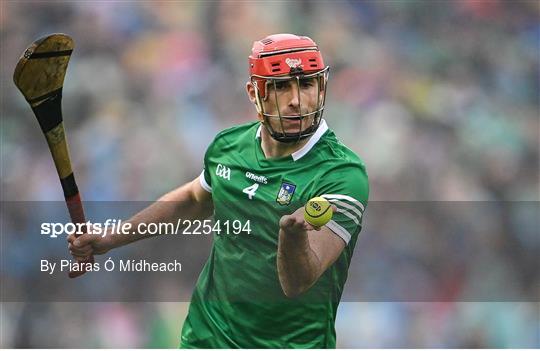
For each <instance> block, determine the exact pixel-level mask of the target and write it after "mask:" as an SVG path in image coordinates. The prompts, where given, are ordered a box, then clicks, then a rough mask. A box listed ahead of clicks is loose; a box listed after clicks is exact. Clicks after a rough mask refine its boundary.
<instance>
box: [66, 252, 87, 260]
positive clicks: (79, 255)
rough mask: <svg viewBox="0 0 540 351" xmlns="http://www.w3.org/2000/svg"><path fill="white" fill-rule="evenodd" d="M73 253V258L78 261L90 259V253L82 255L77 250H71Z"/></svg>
mask: <svg viewBox="0 0 540 351" xmlns="http://www.w3.org/2000/svg"><path fill="white" fill-rule="evenodd" d="M69 253H70V254H71V256H73V258H75V259H76V260H77V261H85V260H87V259H88V257H89V256H90V255H81V254H78V253H75V252H72V251H70V252H69Z"/></svg>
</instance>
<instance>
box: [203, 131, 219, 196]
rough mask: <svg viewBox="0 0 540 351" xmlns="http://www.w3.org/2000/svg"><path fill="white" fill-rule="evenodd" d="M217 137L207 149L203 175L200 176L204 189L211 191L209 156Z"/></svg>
mask: <svg viewBox="0 0 540 351" xmlns="http://www.w3.org/2000/svg"><path fill="white" fill-rule="evenodd" d="M216 139H217V137H216ZM216 139H214V140H213V141H212V143H211V144H210V145H209V146H208V148H207V149H206V152H205V154H204V164H203V170H202V172H201V175H200V176H199V183H200V184H201V187H202V188H203V189H204V190H206V191H208V192H209V193H211V192H212V178H211V177H210V167H209V162H208V158H209V156H210V154H211V153H212V149H213V148H214V146H215V144H216Z"/></svg>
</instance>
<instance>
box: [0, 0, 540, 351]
mask: <svg viewBox="0 0 540 351" xmlns="http://www.w3.org/2000/svg"><path fill="white" fill-rule="evenodd" d="M1 6H2V10H1V11H0V28H1V50H0V57H1V67H0V74H1V77H0V82H1V87H2V89H1V92H0V94H1V101H2V102H1V130H0V136H1V200H2V202H3V203H6V202H9V201H53V200H62V193H61V190H60V184H59V182H58V177H57V176H56V171H55V170H54V167H53V165H52V162H51V159H50V155H49V152H48V149H47V147H46V143H45V141H44V139H43V137H42V136H41V132H40V131H39V127H38V125H37V123H36V121H35V120H34V118H33V116H32V113H31V111H30V108H29V107H28V105H27V103H26V102H25V101H24V99H23V98H22V96H21V95H20V93H19V92H18V91H17V90H16V88H15V86H14V85H13V83H12V74H13V69H14V67H15V64H16V62H17V60H18V58H19V55H20V54H21V53H22V52H23V51H24V49H25V48H26V46H27V45H28V44H29V43H31V42H32V41H33V40H35V39H36V38H38V37H40V36H43V35H46V34H49V33H54V32H63V33H67V34H69V35H70V36H72V37H73V38H74V40H75V50H74V53H73V56H72V58H71V62H70V64H69V68H68V72H67V76H66V81H65V84H64V93H63V95H64V97H63V111H64V120H65V125H66V129H67V135H68V139H69V144H70V152H71V155H72V159H73V163H74V170H75V176H76V178H77V182H78V184H79V188H80V189H81V191H82V195H83V197H84V199H85V200H91V201H149V200H153V199H156V198H158V197H159V196H160V195H161V194H163V193H165V192H167V191H169V190H171V189H173V188H175V187H176V186H178V185H180V184H183V183H185V182H187V181H189V180H191V179H194V178H195V177H196V176H197V175H198V174H199V173H200V171H201V169H202V160H203V155H204V151H205V149H206V147H207V146H208V144H209V143H210V141H211V140H212V139H213V137H214V136H215V134H216V133H217V132H219V131H220V130H222V129H224V128H226V127H230V126H233V125H235V124H239V123H244V122H248V121H252V120H253V119H254V118H255V111H254V108H253V106H252V104H250V103H249V100H248V99H247V96H246V93H245V83H246V81H247V79H248V77H247V56H248V55H249V53H250V48H251V45H252V42H253V41H254V40H257V39H261V38H263V37H264V36H266V35H268V34H271V33H280V32H290V33H297V34H303V35H308V36H310V37H311V38H313V39H314V40H315V41H316V42H317V43H318V44H319V46H320V48H321V50H322V52H323V55H324V58H325V61H326V63H327V64H328V65H330V67H331V68H330V70H331V71H330V81H329V91H328V96H327V104H326V106H327V107H326V109H325V119H326V120H327V121H328V124H329V125H330V127H331V128H332V129H334V130H335V131H336V134H337V135H338V137H339V138H340V139H341V140H342V141H343V142H344V143H345V144H346V145H347V146H348V147H350V148H351V149H352V150H354V151H355V152H356V153H357V154H359V155H360V157H361V158H362V159H363V160H364V161H365V163H366V166H367V170H368V174H369V178H370V185H371V194H370V201H371V202H370V205H369V206H368V209H367V212H366V216H365V218H364V230H363V231H362V233H361V238H360V239H359V240H358V243H357V247H356V249H355V257H354V259H353V263H352V266H351V269H350V275H349V281H348V283H347V289H346V292H345V296H344V300H345V301H346V302H344V303H342V305H341V306H340V312H339V314H338V320H337V324H336V328H337V334H338V347H348V348H354V347H492V348H497V347H518V348H519V347H540V304H539V302H538V296H540V275H539V272H540V261H539V259H538V257H540V256H539V255H538V254H539V253H540V230H539V227H540V226H539V219H538V209H539V207H538V201H539V193H540V192H539V190H540V189H539V169H540V165H539V127H540V126H539V120H540V118H539V116H540V114H539V108H540V102H539V99H540V71H539V56H540V3H539V2H538V1H535V0H531V1H503V0H456V1H412V0H411V1H400V0H395V1H390V0H389V1H352V0H349V1H347V0H343V1H335V2H334V1H305V0H304V1H301V0H298V1H290V2H287V1H283V2H281V1H279V2H277V1H270V2H255V1H254V2H248V1H215V2H214V1H212V2H210V1H209V2H180V1H137V2H123V1H80V2H76V1H73V2H52V1H51V2H49V1H3V2H2V3H1ZM3 207H4V209H5V207H6V206H3ZM31 217H32V214H31V213H28V214H24V215H23V214H21V215H20V216H18V217H17V220H21V218H22V219H24V220H25V221H31ZM15 221H16V220H15V219H14V217H13V216H6V211H2V231H3V232H2V236H4V235H11V233H7V234H6V231H8V230H12V231H13V233H16V234H17V235H20V236H21V237H22V238H24V237H25V236H27V237H29V236H33V235H37V234H36V233H34V232H32V226H31V225H28V223H29V222H26V225H22V224H21V223H20V222H18V223H15ZM34 228H37V227H35V226H34ZM27 242H28V243H30V242H32V239H28V240H27ZM154 245H159V242H158V241H156V243H154ZM61 246H62V247H61V248H58V250H64V249H65V246H64V245H61ZM12 249H13V250H14V252H16V253H17V254H15V253H13V252H11V253H9V254H7V253H8V251H10V250H12ZM139 249H140V248H139ZM168 249H172V248H168ZM1 250H2V268H1V269H2V272H1V276H2V281H4V282H6V281H9V283H10V284H14V285H15V286H17V285H20V286H31V283H32V282H31V281H29V279H32V278H31V277H33V274H31V273H30V271H31V270H35V267H27V268H26V269H27V271H24V269H25V268H20V270H21V269H22V272H19V273H18V274H17V276H15V277H14V276H13V272H12V271H11V268H13V267H24V265H22V266H21V265H20V264H22V260H23V258H24V255H33V254H36V253H37V252H39V251H38V250H39V249H38V248H33V249H31V248H29V247H19V248H7V247H5V246H2V247H1ZM62 252H63V251H62ZM207 252H208V243H207V242H206V243H205V244H204V245H203V246H201V247H197V248H196V250H195V251H192V252H191V254H192V255H197V254H199V253H200V255H203V256H204V255H206V254H207ZM6 257H8V259H6ZM204 257H205V256H204ZM204 257H203V258H202V259H203V260H204ZM29 277H30V278H29ZM141 284H144V283H141ZM411 286H413V287H414V288H413V290H414V291H413V292H411V291H409V290H410V289H411ZM172 288H177V289H187V290H190V289H191V287H185V286H184V287H181V284H179V286H176V287H172ZM501 288H502V291H501ZM3 289H4V288H3ZM407 289H409V290H407ZM385 292H386V293H388V294H387V295H385ZM420 292H421V293H420ZM410 300H412V301H410ZM186 306H187V304H185V303H163V302H162V303H157V302H153V303H150V302H148V303H142V302H141V303H121V302H116V303H97V302H95V303H84V304H83V303H79V304H76V303H67V302H63V303H60V302H58V303H40V304H38V303H22V302H20V303H13V302H4V301H2V310H3V311H2V314H1V316H0V322H1V323H0V324H1V325H2V338H1V339H2V340H1V342H0V346H2V347H113V348H114V347H159V346H161V347H176V346H177V345H178V342H177V341H178V340H177V338H178V335H179V333H180V328H181V324H182V322H183V318H184V316H185V313H186ZM28 325H30V326H31V328H29V327H28ZM65 330H69V331H70V333H67V336H66V333H65Z"/></svg>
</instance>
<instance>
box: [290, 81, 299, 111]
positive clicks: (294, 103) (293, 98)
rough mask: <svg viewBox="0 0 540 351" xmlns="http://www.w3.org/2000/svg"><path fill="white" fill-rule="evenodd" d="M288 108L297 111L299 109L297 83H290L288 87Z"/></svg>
mask: <svg viewBox="0 0 540 351" xmlns="http://www.w3.org/2000/svg"><path fill="white" fill-rule="evenodd" d="M289 107H294V108H295V109H298V107H300V92H299V91H298V83H297V82H291V84H290V85H289Z"/></svg>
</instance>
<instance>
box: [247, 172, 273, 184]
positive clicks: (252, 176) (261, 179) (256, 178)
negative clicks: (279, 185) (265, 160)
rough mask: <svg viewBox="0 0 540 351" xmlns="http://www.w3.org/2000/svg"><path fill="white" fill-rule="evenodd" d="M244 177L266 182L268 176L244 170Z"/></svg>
mask: <svg viewBox="0 0 540 351" xmlns="http://www.w3.org/2000/svg"><path fill="white" fill-rule="evenodd" d="M246 178H249V179H251V180H254V181H256V182H259V183H263V184H268V178H266V177H265V176H262V175H256V174H253V173H251V172H246Z"/></svg>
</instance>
